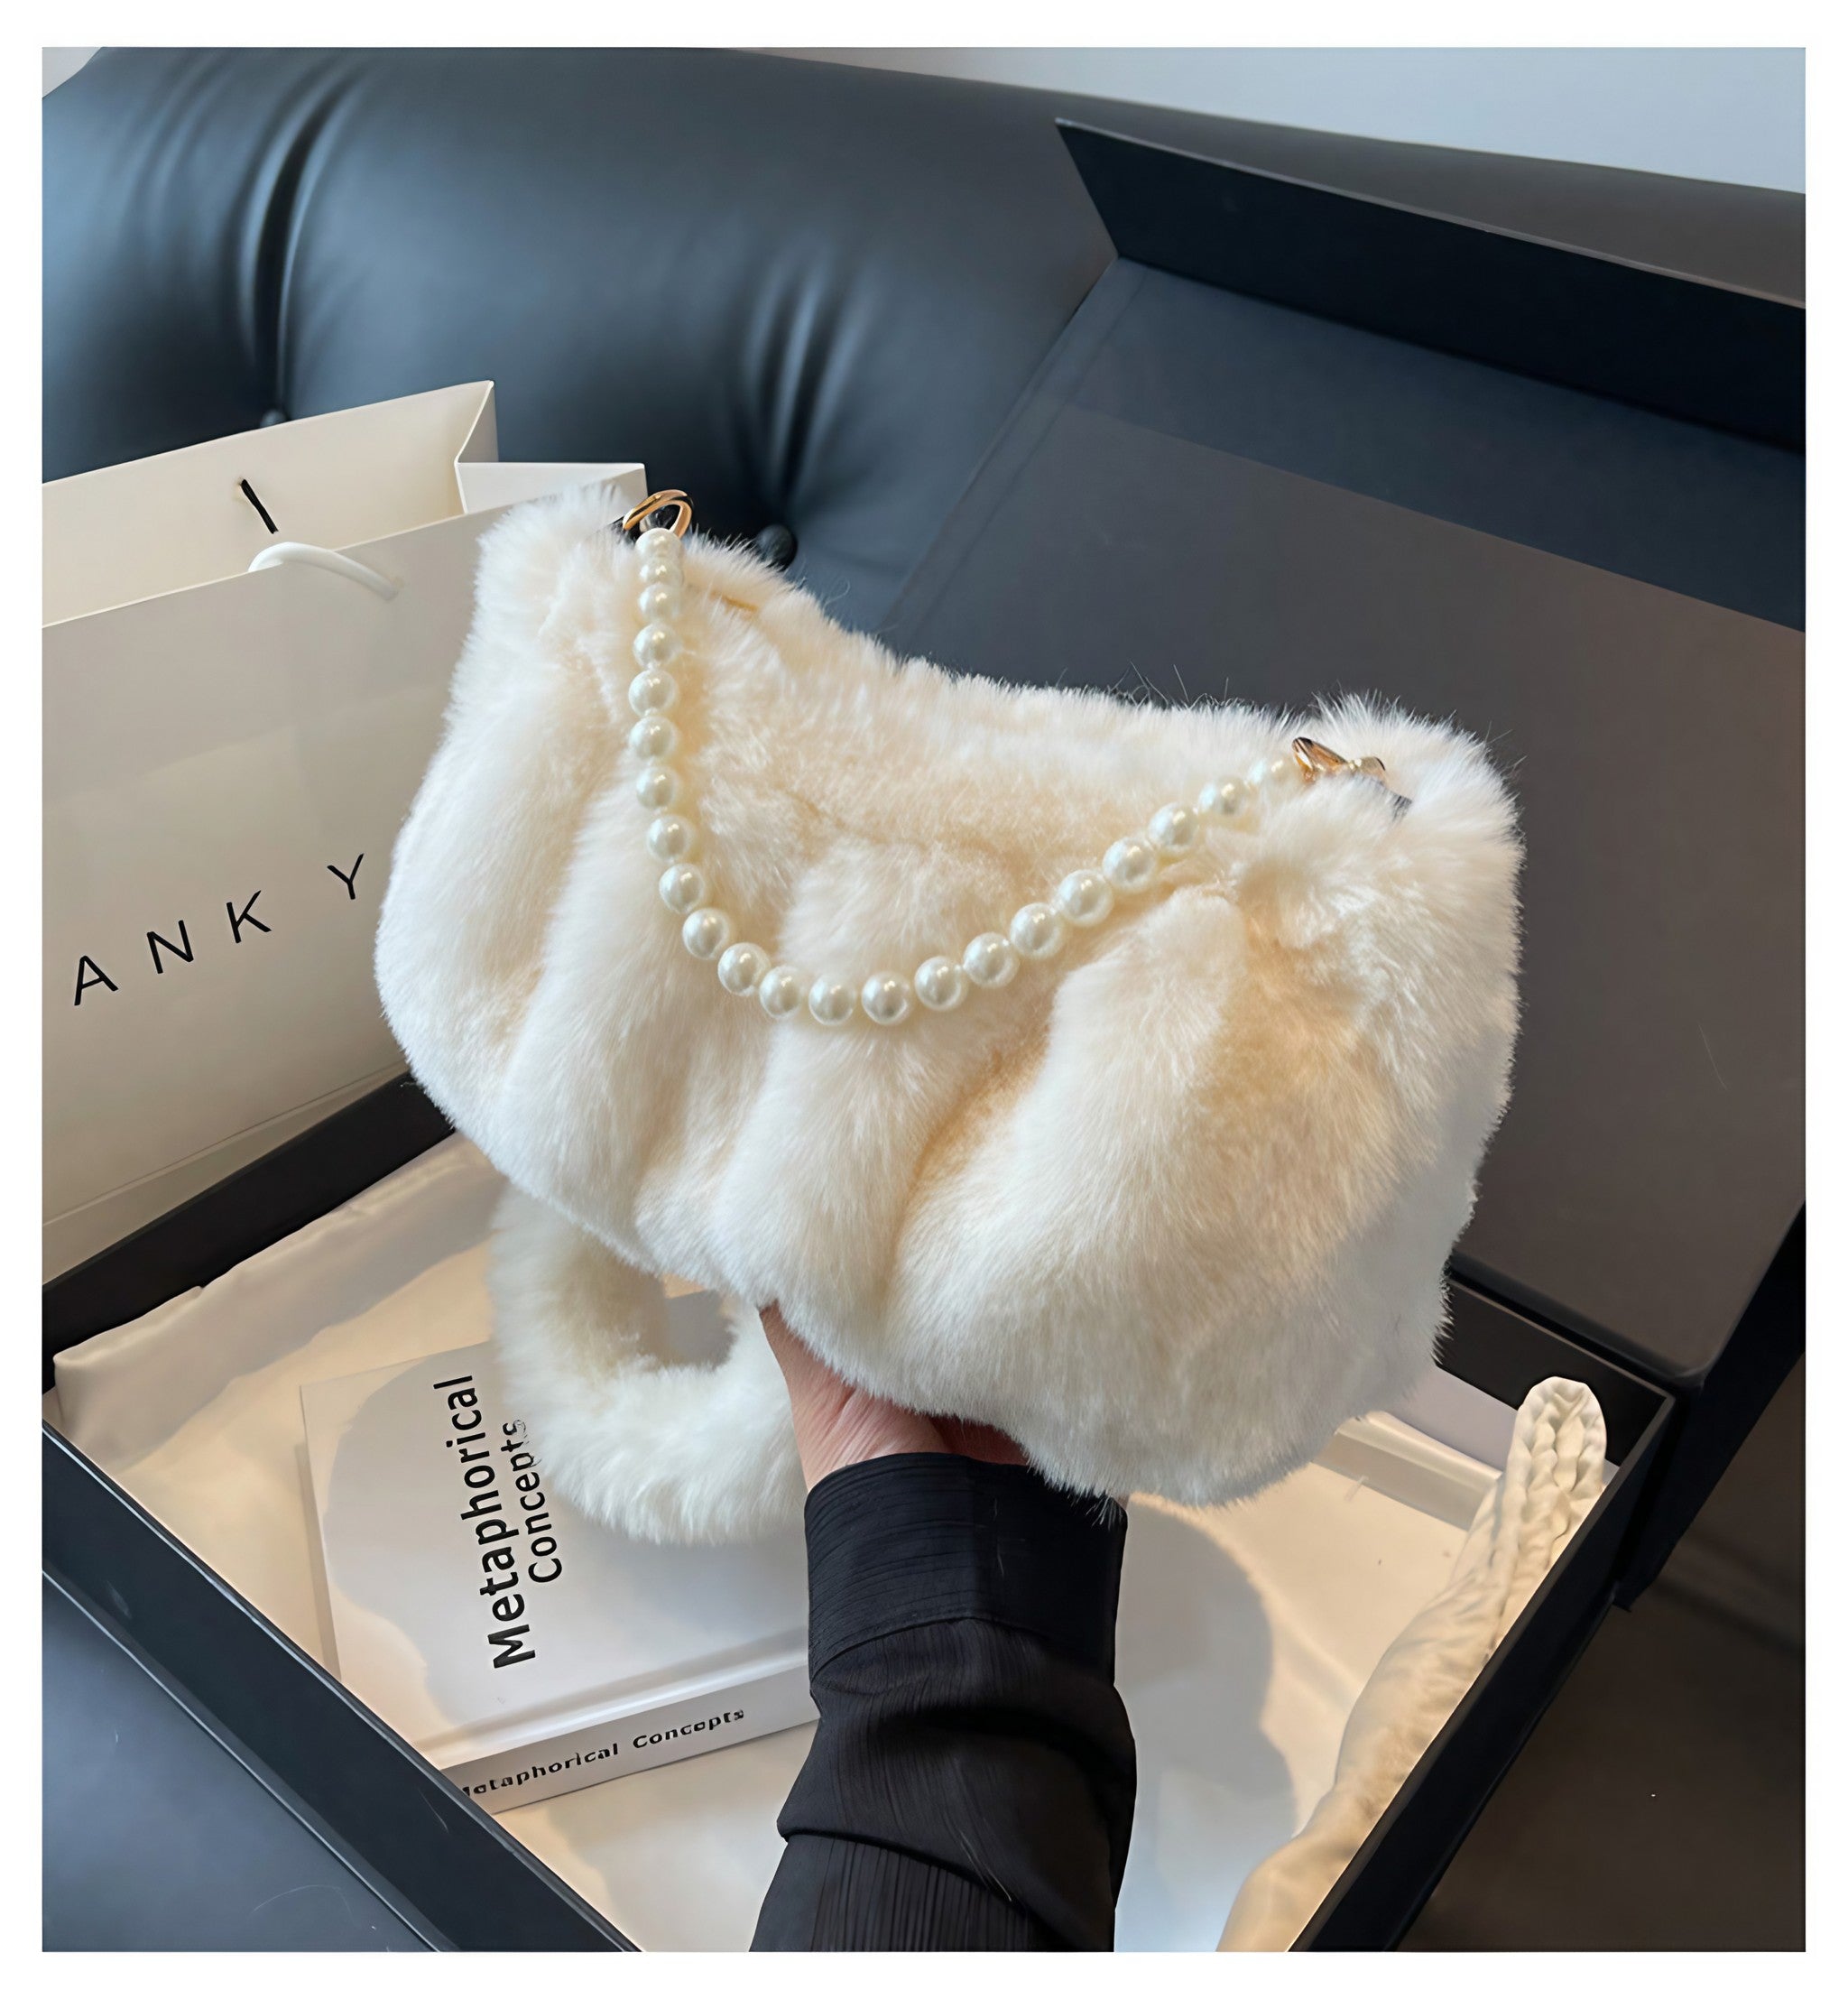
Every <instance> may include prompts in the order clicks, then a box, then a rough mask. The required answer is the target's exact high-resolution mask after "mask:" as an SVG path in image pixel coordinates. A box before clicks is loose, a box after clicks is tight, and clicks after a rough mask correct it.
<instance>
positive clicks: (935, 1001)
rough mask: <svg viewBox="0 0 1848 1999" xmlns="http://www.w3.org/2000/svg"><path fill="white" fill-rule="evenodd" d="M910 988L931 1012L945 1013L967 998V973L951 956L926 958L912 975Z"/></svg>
mask: <svg viewBox="0 0 1848 1999" xmlns="http://www.w3.org/2000/svg"><path fill="white" fill-rule="evenodd" d="M911 990H912V991H913V992H914V993H916V994H917V995H918V997H919V1001H921V1002H922V1004H924V1005H926V1006H928V1007H929V1009H930V1011H931V1012H932V1013H948V1012H949V1010H950V1009H951V1007H953V1006H960V1005H961V1004H963V1002H964V1000H965V999H966V998H967V996H968V992H969V975H968V974H967V973H966V971H964V969H963V968H962V967H961V966H960V965H958V964H957V963H956V959H955V958H926V959H925V960H924V962H923V963H922V964H921V965H920V966H919V967H918V969H917V971H916V972H915V973H914V974H913V975H912V977H911Z"/></svg>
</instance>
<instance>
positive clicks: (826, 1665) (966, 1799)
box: [752, 1453, 1136, 1950]
mask: <svg viewBox="0 0 1848 1999" xmlns="http://www.w3.org/2000/svg"><path fill="white" fill-rule="evenodd" d="M807 1524H808V1605H809V1609H808V1670H809V1678H810V1684H811V1686H812V1688H813V1690H814V1695H815V1705H816V1707H817V1708H818V1711H819V1714H820V1726H819V1727H818V1729H817V1731H816V1735H815V1743H814V1746H813V1747H812V1748H811V1749H810V1751H809V1753H808V1762H807V1763H804V1764H803V1766H802V1770H801V1772H800V1774H799V1776H798V1777H797V1779H796V1783H795V1788H794V1789H793V1790H792V1791H790V1796H789V1801H788V1803H787V1804H785V1805H784V1807H783V1809H782V1814H781V1817H780V1818H779V1819H778V1820H777V1829H778V1830H779V1831H780V1832H781V1834H782V1836H783V1838H784V1841H785V1842H786V1844H785V1846H784V1850H783V1856H782V1860H781V1864H780V1865H779V1866H778V1868H777V1872H776V1878H775V1879H774V1880H773V1881H772V1883H771V1888H770V1893H769V1894H768V1895H766V1896H765V1898H764V1902H763V1908H762V1912H761V1913H760V1914H759V1916H758V1920H757V1934H756V1937H755V1939H753V1945H752V1948H753V1949H756V1950H1058V1949H1084V1950H1108V1949H1109V1948H1110V1947H1111V1942H1112V1939H1113V1932H1114V1926H1115V1914H1116V1893H1117V1890H1118V1888H1119V1887H1120V1886H1121V1885H1122V1883H1123V1860H1124V1857H1125V1856H1126V1854H1127V1852H1128V1849H1129V1837H1130V1817H1131V1813H1132V1810H1133V1809H1134V1805H1135V1793H1136V1761H1135V1744H1134V1743H1133V1742H1132V1739H1131V1735H1130V1726H1129V1717H1127V1716H1126V1715H1125V1714H1124V1712H1123V1703H1122V1701H1121V1700H1120V1699H1119V1698H1117V1693H1116V1689H1115V1685H1114V1683H1113V1674H1114V1670H1115V1655H1116V1595H1117V1580H1118V1576H1119V1573H1120V1571H1121V1569H1122V1564H1123V1536H1124V1532H1125V1530H1126V1526H1127V1521H1126V1517H1125V1515H1124V1513H1123V1508H1122V1507H1121V1506H1119V1505H1118V1504H1116V1503H1115V1502H1114V1501H1113V1500H1100V1499H1076V1498H1073V1497H1071V1496H1070V1495H1067V1494H1064V1493H1059V1492H1056V1491H1054V1489H1053V1488H1052V1487H1051V1486H1049V1485H1047V1484H1046V1483H1045V1481H1044V1480H1042V1479H1041V1478H1040V1477H1039V1476H1038V1474H1036V1473H1034V1472H1031V1471H1029V1470H1026V1469H1025V1468H1024V1467H1021V1466H1017V1465H984V1464H979V1463H977V1462H976V1461H975V1459H973V1458H958V1457H954V1456H951V1455H948V1454H938V1455H925V1454H921V1453H920V1454H917V1455H906V1456H903V1457H895V1458H873V1459H871V1460H869V1461H868V1462H867V1463H865V1464H862V1465H852V1466H849V1467H846V1468H845V1470H842V1471H838V1472H836V1473H834V1474H833V1476H830V1477H827V1478H825V1479H823V1480H822V1482H821V1483H820V1484H819V1485H817V1486H816V1488H815V1490H814V1491H813V1492H812V1493H811V1494H810V1495H808V1513H807Z"/></svg>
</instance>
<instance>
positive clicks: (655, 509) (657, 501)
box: [622, 489, 693, 534]
mask: <svg viewBox="0 0 1848 1999" xmlns="http://www.w3.org/2000/svg"><path fill="white" fill-rule="evenodd" d="M669 507H672V508H673V510H674V520H673V525H672V527H671V529H670V532H671V533H674V534H685V533H686V532H687V530H688V528H689V527H691V526H692V525H693V503H692V501H691V500H689V499H688V497H687V495H685V494H684V493H682V492H679V490H678V489H670V490H669V491H668V492H665V493H651V494H650V495H648V497H647V498H646V499H645V500H644V501H642V504H641V505H640V506H635V507H631V508H630V509H629V511H628V513H626V514H624V516H623V519H622V531H623V532H624V534H633V533H634V532H635V530H636V529H637V528H639V527H640V526H641V525H642V523H643V522H645V521H646V520H648V519H649V517H650V516H651V515H652V514H665V513H666V512H667V510H668V508H669Z"/></svg>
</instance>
